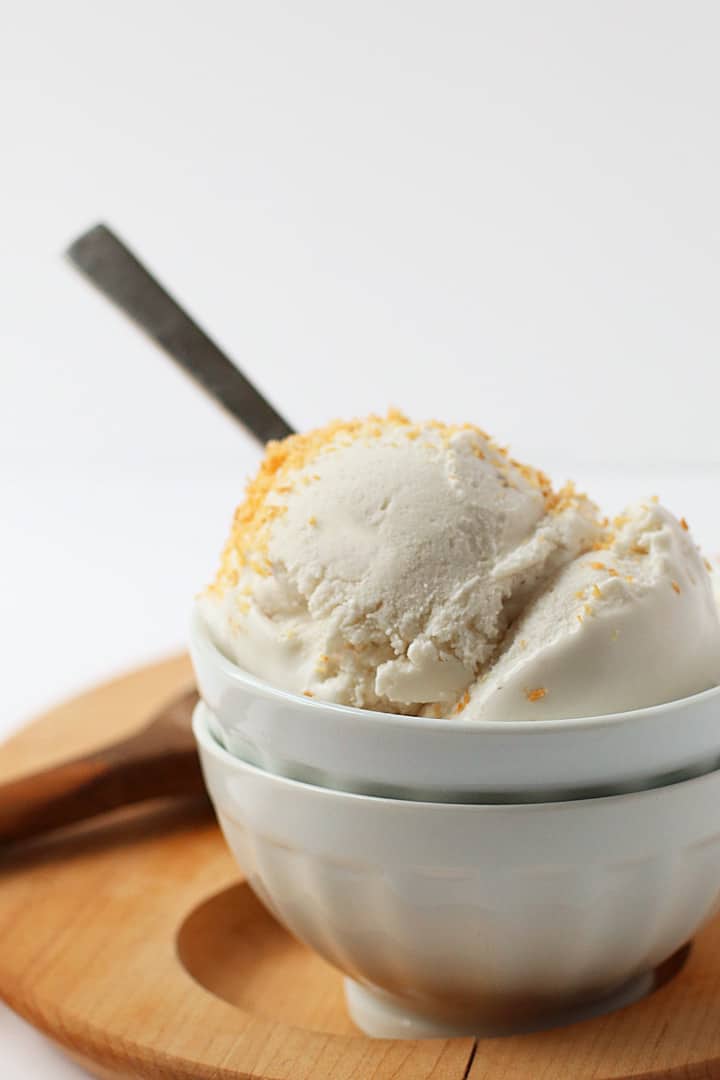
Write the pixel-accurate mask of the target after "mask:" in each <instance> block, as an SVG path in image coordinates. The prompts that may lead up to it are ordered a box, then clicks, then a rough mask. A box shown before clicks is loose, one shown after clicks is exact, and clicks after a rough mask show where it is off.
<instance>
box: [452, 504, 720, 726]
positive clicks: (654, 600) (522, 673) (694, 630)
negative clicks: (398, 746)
mask: <svg viewBox="0 0 720 1080" xmlns="http://www.w3.org/2000/svg"><path fill="white" fill-rule="evenodd" d="M617 524H618V526H619V527H618V528H617V529H616V530H615V531H614V533H612V534H611V539H609V540H608V541H607V547H606V549H605V550H601V551H597V552H592V553H591V554H590V555H584V556H581V557H580V558H578V559H576V560H574V561H573V562H572V563H570V564H569V565H568V566H566V567H564V568H563V569H562V570H561V571H560V572H559V573H558V574H556V575H555V577H554V579H552V580H551V581H549V582H547V583H546V584H545V586H544V587H543V590H542V592H541V593H540V594H539V595H538V596H537V598H536V599H535V600H534V601H533V602H532V603H531V604H529V605H528V607H527V608H526V610H525V611H524V612H523V614H522V615H521V617H520V618H519V619H518V620H517V621H516V623H515V624H514V625H513V627H512V631H511V632H510V634H509V635H508V638H507V640H506V641H504V642H503V643H502V647H501V649H500V650H499V653H498V655H497V656H496V657H495V658H494V662H493V663H492V664H491V665H490V666H489V669H488V670H487V672H486V674H485V676H484V677H483V678H482V679H481V680H479V681H478V683H477V684H476V685H475V687H474V688H473V690H472V692H471V695H470V699H469V702H468V705H467V709H466V711H465V715H467V717H468V719H472V718H482V719H484V720H552V719H557V718H559V717H568V716H593V715H599V714H603V713H610V712H620V711H623V710H625V709H633V708H637V707H639V706H643V705H655V704H658V703H660V702H663V701H670V700H673V699H675V698H681V697H684V696H686V695H688V694H692V693H696V692H698V691H700V690H706V689H708V688H709V687H711V686H714V685H716V684H717V683H718V682H720V621H719V620H718V612H717V607H716V604H715V599H714V596H713V592H712V587H711V581H710V575H709V574H708V569H707V566H706V564H705V561H704V560H703V558H702V556H701V555H700V553H699V551H698V549H697V548H696V546H695V544H694V543H693V542H692V539H691V538H690V535H689V533H688V532H687V531H686V529H685V528H684V527H683V526H681V524H680V523H679V522H678V521H677V520H676V518H674V517H673V516H672V514H670V513H668V511H667V510H665V509H663V508H662V507H661V506H657V505H655V504H654V503H653V502H652V501H649V502H646V503H642V504H638V505H637V506H633V507H631V508H629V509H628V510H627V511H626V512H625V514H624V515H623V516H622V517H621V518H620V519H618V521H617Z"/></svg>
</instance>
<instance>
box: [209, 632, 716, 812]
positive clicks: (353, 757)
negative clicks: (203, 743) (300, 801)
mask: <svg viewBox="0 0 720 1080" xmlns="http://www.w3.org/2000/svg"><path fill="white" fill-rule="evenodd" d="M190 653H191V656H192V660H193V664H194V667H195V674H196V676H197V682H198V686H199V689H200V693H201V695H202V697H203V699H204V701H205V702H206V703H207V704H208V705H209V706H210V709H211V710H212V711H213V713H214V714H215V716H216V717H217V720H218V723H219V725H220V728H221V730H222V736H223V742H224V744H225V746H226V747H227V748H228V749H229V750H230V751H231V752H232V753H233V754H237V755H238V756H239V757H241V758H243V759H244V760H245V761H249V762H251V763H252V764H255V765H259V766H260V767H261V768H263V769H265V770H267V771H268V772H273V773H277V774H278V775H280V776H286V777H289V778H290V779H293V780H300V781H302V782H304V783H309V784H315V785H317V786H319V787H328V788H333V789H334V790H339V791H352V792H357V793H360V794H366V795H385V796H392V797H399V798H413V799H424V800H428V801H438V802H497V801H503V802H542V801H545V800H547V799H552V800H557V799H565V798H568V799H573V798H581V797H586V796H589V795H597V794H603V795H604V794H612V793H620V792H624V791H637V790H640V789H643V788H647V787H654V786H661V785H663V784H666V783H670V782H672V781H674V780H680V779H687V778H688V777H691V776H700V775H701V774H702V773H705V772H708V771H710V770H711V769H714V768H715V767H716V765H717V764H718V761H719V760H720V687H715V688H714V689H712V690H706V691H704V692H703V693H701V694H695V695H694V696H693V697H689V698H683V699H682V700H680V701H672V702H669V703H667V704H665V705H654V706H652V707H651V708H647V709H635V710H634V711H632V712H626V713H615V714H612V715H608V716H596V717H585V718H582V719H570V720H538V721H527V720H525V721H516V722H502V723H500V722H498V721H490V722H488V721H484V722H483V721H469V720H433V719H430V718H426V717H417V716H395V715H391V714H389V713H378V712H371V711H370V710H367V709H352V708H348V707H346V706H344V705H333V704H330V703H328V702H322V701H318V700H316V699H314V698H313V699H310V698H306V697H300V696H298V695H296V694H289V693H287V692H286V691H284V690H276V689H274V688H273V687H271V686H269V685H267V684H266V683H264V682H262V681H261V680H259V679H256V678H254V677H253V676H252V675H249V674H247V673H246V672H245V671H243V670H242V669H241V668H239V667H238V666H237V665H236V664H234V663H233V662H232V661H231V660H228V659H227V657H225V656H224V655H223V654H222V653H221V652H220V650H219V649H218V648H217V646H216V645H215V644H214V642H213V641H212V639H211V637H210V634H209V632H208V629H207V627H206V625H205V622H204V620H203V619H202V616H201V615H200V614H199V612H198V611H195V612H194V614H193V619H192V625H191V634H190Z"/></svg>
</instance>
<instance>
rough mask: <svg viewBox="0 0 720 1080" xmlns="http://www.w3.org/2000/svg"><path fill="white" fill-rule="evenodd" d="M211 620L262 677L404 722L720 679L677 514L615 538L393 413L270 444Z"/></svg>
mask: <svg viewBox="0 0 720 1080" xmlns="http://www.w3.org/2000/svg"><path fill="white" fill-rule="evenodd" d="M630 579H632V580H630ZM676 586H677V588H676ZM200 607H201V611H202V614H203V615H204V618H205V621H206V622H207V625H208V628H209V630H210V633H211V635H212V637H213V638H214V640H215V641H216V643H217V645H218V646H219V647H220V648H221V649H222V651H223V652H224V653H225V654H226V655H227V656H228V657H229V658H230V659H232V660H234V661H235V662H236V663H238V664H239V665H240V666H241V667H242V668H244V669H245V670H247V671H249V672H251V673H252V674H254V675H256V676H258V677H260V678H262V679H264V680H266V681H267V682H269V683H272V684H273V685H274V686H276V687H279V688H282V689H286V690H289V691H292V692H294V693H298V694H306V695H308V696H310V697H313V696H314V697H317V698H319V699H322V700H325V701H335V702H339V703H341V704H347V705H354V706H358V707H361V708H370V709H376V710H380V711H384V712H391V713H406V714H423V715H431V716H438V717H441V716H462V717H463V719H468V720H473V719H486V718H487V719H497V720H507V719H543V718H549V717H557V716H563V715H565V716H567V715H578V714H583V715H588V714H591V713H596V712H607V711H612V710H614V709H618V708H633V707H637V706H639V705H647V704H652V703H655V702H657V701H661V700H666V699H668V698H671V697H677V696H681V695H682V694H685V693H690V692H693V691H694V690H701V689H705V688H706V687H707V686H710V685H713V684H714V683H715V682H717V681H718V680H719V679H720V621H719V620H718V616H717V614H716V609H715V607H714V604H713V601H712V594H711V588H710V584H709V578H708V574H707V571H706V570H705V567H704V566H703V563H702V559H701V557H700V556H699V554H698V552H697V549H696V548H695V547H694V545H693V544H692V541H691V540H690V538H689V536H688V534H687V532H686V531H685V530H684V529H683V528H682V526H681V525H680V524H679V523H678V522H676V521H675V519H674V518H672V516H671V515H670V514H668V513H667V512H666V511H664V510H662V509H661V508H660V507H657V506H656V505H654V504H653V503H648V504H647V509H642V508H639V509H636V510H633V511H631V512H630V513H629V514H628V517H627V520H623V521H620V522H618V523H617V524H616V526H615V528H614V529H613V530H611V529H609V527H608V524H607V523H606V522H604V521H603V520H601V519H600V516H599V513H598V511H597V509H596V507H595V506H594V505H593V504H592V503H591V502H590V501H589V500H588V499H586V498H585V497H584V496H581V495H579V494H577V493H576V492H575V490H574V489H573V487H572V486H571V485H568V486H566V487H565V488H562V489H561V490H560V491H555V490H553V488H552V485H551V484H550V481H549V480H548V478H547V477H546V476H545V475H544V474H543V473H542V472H540V471H538V470H536V469H533V468H530V467H528V466H525V465H521V464H520V463H518V462H516V461H514V460H513V459H511V458H510V457H509V455H508V453H507V451H506V450H504V449H502V448H500V447H498V446H497V445H496V444H495V443H494V442H493V441H492V439H490V438H489V436H487V435H486V434H485V433H484V432H482V431H481V430H480V429H478V428H476V427H474V426H472V425H463V426H450V425H444V424H440V423H437V422H430V423H426V424H412V423H410V421H408V420H407V419H406V418H405V417H403V416H401V415H400V414H399V413H395V412H391V413H390V414H389V415H388V416H387V417H384V418H379V417H369V418H367V419H364V420H358V421H353V422H350V423H335V424H332V425H330V426H329V427H327V428H323V429H319V430H317V431H314V432H310V433H309V434H307V435H297V436H292V437H291V438H289V439H286V440H284V441H283V442H281V443H271V444H270V445H269V447H268V450H267V454H266V457H265V460H264V461H263V463H262V466H261V468H260V471H259V473H258V475H257V476H256V477H255V479H254V480H253V481H252V482H251V483H250V485H249V487H248V491H247V497H246V500H245V502H244V503H243V504H242V505H241V506H240V508H239V509H238V511H237V513H236V515H235V520H234V524H233V528H232V532H231V535H230V538H229V540H228V543H227V545H226V548H225V552H224V555H223V559H222V564H221V567H220V571H219V573H218V575H217V578H216V580H215V582H214V583H213V585H212V586H211V587H210V588H209V589H208V590H207V591H206V592H205V593H204V594H203V595H202V597H201V598H200ZM680 639H681V640H680ZM638 666H641V667H642V669H643V670H642V671H641V672H638V670H637V669H638Z"/></svg>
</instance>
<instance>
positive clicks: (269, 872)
mask: <svg viewBox="0 0 720 1080" xmlns="http://www.w3.org/2000/svg"><path fill="white" fill-rule="evenodd" d="M194 730H195V736H196V738H197V742H198V746H199V749H200V757H201V760H202V765H203V769H204V773H205V779H206V782H207V786H208V790H209V792H210V796H211V798H212V801H213V803H214V805H215V809H216V811H217V815H218V818H219V821H220V824H221V826H222V829H223V832H224V834H225V837H226V839H227V841H228V844H229V845H230V847H231V849H232V851H233V852H234V854H235V856H236V857H237V859H238V862H239V863H240V865H241V866H242V868H243V870H244V871H245V873H246V875H247V877H248V880H249V882H250V884H251V886H252V887H253V889H254V890H255V891H256V893H257V894H258V896H259V897H260V899H261V900H262V901H263V902H264V903H265V904H266V905H267V907H268V908H269V909H270V911H271V912H272V913H273V914H274V915H275V916H276V917H277V918H278V919H279V920H280V921H281V922H282V923H284V924H285V926H286V927H287V928H288V929H289V930H290V931H291V932H292V933H293V934H295V935H296V936H297V937H298V938H300V939H301V940H302V941H304V942H306V943H307V944H308V945H310V946H311V947H312V948H314V949H316V950H317V951H318V952H319V953H321V954H322V955H323V956H324V957H325V958H326V959H327V960H329V961H330V963H332V964H334V965H335V966H336V967H338V968H340V970H341V971H344V972H345V973H346V974H347V975H348V976H349V977H350V981H349V983H348V1001H349V1005H350V1009H351V1014H352V1016H353V1017H354V1019H355V1020H356V1022H357V1023H358V1024H359V1025H360V1026H361V1027H362V1028H363V1029H364V1030H365V1031H367V1032H368V1033H369V1034H372V1035H381V1036H386V1037H402V1036H403V1035H406V1036H410V1037H416V1036H423V1035H446V1034H460V1033H465V1034H468V1033H471V1034H482V1033H489V1032H490V1033H501V1032H506V1031H517V1030H530V1029H532V1028H535V1027H537V1026H544V1025H547V1024H552V1023H556V1022H558V1021H559V1020H562V1019H566V1018H568V1017H572V1018H577V1016H581V1015H589V1014H591V1013H592V1012H593V1011H597V1010H599V1009H600V1008H603V1007H606V1006H607V1005H608V1004H609V1003H610V1002H614V1003H617V1002H622V1001H627V1000H628V999H631V998H632V997H633V996H637V995H638V994H639V993H640V992H642V991H643V989H644V988H646V987H647V985H648V982H649V974H648V973H649V972H651V971H652V969H653V968H654V967H655V966H656V965H658V964H660V963H661V962H662V961H664V960H665V959H666V958H668V957H669V956H670V955H672V954H673V953H674V952H675V950H677V949H678V948H679V947H680V946H682V945H683V944H684V943H685V942H687V941H688V940H689V939H690V938H691V937H692V935H693V934H694V933H695V931H696V930H697V929H698V928H699V926H700V925H701V924H702V923H703V922H704V921H705V920H706V919H707V918H708V916H709V915H710V914H712V913H713V912H714V911H715V910H716V908H717V907H718V898H719V896H720V771H715V772H712V773H709V774H707V775H706V776H703V777H699V778H696V779H693V780H688V781H684V782H682V783H677V784H673V785H669V786H666V787H662V788H655V789H653V790H648V791H643V792H639V793H634V794H626V795H615V796H611V797H608V798H599V799H587V800H581V801H576V802H559V803H537V804H521V805H514V806H511V805H503V806H498V805H490V806H488V805H486V806H482V805H476V806H472V805H467V804H451V803H438V802H434V803H422V802H409V801H403V800H399V799H382V798H377V797H371V796H365V795H355V794H351V793H348V792H340V791H330V790H328V789H326V788H317V787H312V786H310V785H308V784H301V783H298V782H296V781H293V780H288V779H286V778H283V777H279V776H274V775H272V774H270V773H267V772H263V771H261V770H260V769H257V768H255V767H254V766H252V765H249V764H247V763H246V762H243V761H241V760H240V759H239V758H237V757H235V756H234V755H232V754H230V753H228V752H227V751H226V750H224V749H223V748H222V747H221V746H220V745H219V743H218V742H217V741H216V739H215V738H214V737H213V735H212V731H211V727H210V716H209V713H208V710H207V708H206V707H205V706H204V705H203V704H202V703H201V704H200V705H199V706H198V708H197V710H196V713H195V719H194Z"/></svg>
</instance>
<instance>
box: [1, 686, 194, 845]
mask: <svg viewBox="0 0 720 1080" xmlns="http://www.w3.org/2000/svg"><path fill="white" fill-rule="evenodd" d="M196 701H197V694H196V693H195V691H194V690H191V691H190V692H189V693H187V694H184V695H183V696H182V697H180V698H179V699H178V700H177V701H174V702H172V704H171V705H170V706H169V707H165V708H163V709H162V710H161V711H160V713H159V714H158V716H156V717H154V718H152V719H151V720H150V721H149V722H148V723H147V725H146V726H145V727H143V728H142V729H141V730H140V731H137V732H133V733H131V734H130V735H128V736H127V737H126V738H124V739H119V740H118V741H117V742H114V743H111V744H109V745H108V746H104V747H102V748H101V749H100V750H95V751H91V752H90V753H89V754H83V755H82V756H80V757H77V758H71V759H70V760H68V761H63V762H61V763H60V764H58V765H51V766H49V767H47V768H45V769H41V770H39V771H37V772H33V773H29V774H27V775H25V776H21V777H18V778H17V779H15V780H9V781H7V782H6V783H4V784H0V845H1V846H4V845H6V844H9V843H17V842H18V841H21V840H28V839H29V838H31V837H35V836H38V835H40V834H42V833H45V832H49V831H52V830H54V829H58V828H63V827H65V826H67V825H71V824H74V823H76V822H78V821H85V820H87V819H88V818H91V817H95V816H97V815H98V814H104V813H107V812H108V811H109V810H116V809H117V808H118V807H121V806H130V805H132V804H134V803H139V802H145V801H146V800H147V799H161V798H170V797H179V798H183V797H184V798H188V797H190V796H193V795H196V796H203V795H204V794H205V785H204V782H203V778H202V772H201V769H200V761H199V759H198V755H197V752H196V749H195V741H194V739H193V734H192V729H191V720H192V711H193V707H194V705H195V703H196Z"/></svg>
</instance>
